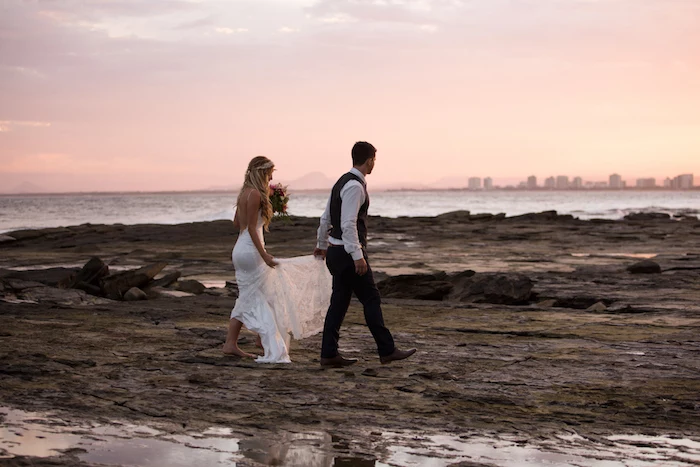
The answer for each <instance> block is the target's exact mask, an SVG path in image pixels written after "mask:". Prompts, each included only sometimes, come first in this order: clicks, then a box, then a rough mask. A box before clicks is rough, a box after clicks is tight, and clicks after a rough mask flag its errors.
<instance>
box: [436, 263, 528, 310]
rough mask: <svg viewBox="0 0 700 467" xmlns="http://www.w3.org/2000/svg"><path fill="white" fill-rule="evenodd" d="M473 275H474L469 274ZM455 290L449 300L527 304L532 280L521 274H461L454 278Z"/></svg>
mask: <svg viewBox="0 0 700 467" xmlns="http://www.w3.org/2000/svg"><path fill="white" fill-rule="evenodd" d="M469 273H472V274H469ZM452 284H453V285H454V288H453V289H452V291H451V292H450V294H449V296H448V297H447V299H448V300H454V301H459V302H472V303H496V304H502V305H521V304H526V303H528V301H529V300H530V297H531V296H532V288H533V286H534V284H533V282H532V280H530V278H529V277H527V276H525V275H524V274H519V273H479V274H473V271H468V272H465V273H459V274H457V275H455V276H453V277H452Z"/></svg>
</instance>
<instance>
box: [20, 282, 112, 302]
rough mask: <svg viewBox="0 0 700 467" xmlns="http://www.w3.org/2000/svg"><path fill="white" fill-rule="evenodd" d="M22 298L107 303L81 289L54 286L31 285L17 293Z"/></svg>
mask: <svg viewBox="0 0 700 467" xmlns="http://www.w3.org/2000/svg"><path fill="white" fill-rule="evenodd" d="M17 297H18V298H20V299H22V300H28V301H32V302H38V303H51V304H54V305H62V306H78V305H98V304H104V303H109V302H108V301H107V300H105V299H103V298H97V297H92V296H90V295H88V294H86V293H85V292H83V291H82V290H75V289H59V288H56V287H46V286H42V287H32V288H29V289H25V290H22V292H20V293H18V294H17Z"/></svg>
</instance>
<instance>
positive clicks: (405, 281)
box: [377, 272, 454, 300]
mask: <svg viewBox="0 0 700 467" xmlns="http://www.w3.org/2000/svg"><path fill="white" fill-rule="evenodd" d="M453 287H454V286H453V285H452V283H451V282H450V280H449V276H448V275H447V274H446V273H444V272H441V273H438V274H402V275H399V276H392V277H389V278H387V279H385V280H383V281H381V282H379V283H378V284H377V288H378V289H379V292H380V293H381V294H382V296H384V297H387V298H412V299H417V300H442V299H444V298H445V297H446V296H447V294H449V293H450V291H451V290H452V288H453Z"/></svg>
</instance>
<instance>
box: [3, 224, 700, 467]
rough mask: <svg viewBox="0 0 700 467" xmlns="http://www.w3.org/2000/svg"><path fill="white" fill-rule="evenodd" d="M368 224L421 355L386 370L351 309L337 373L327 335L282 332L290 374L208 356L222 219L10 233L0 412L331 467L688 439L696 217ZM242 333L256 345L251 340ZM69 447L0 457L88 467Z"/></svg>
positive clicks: (388, 289)
mask: <svg viewBox="0 0 700 467" xmlns="http://www.w3.org/2000/svg"><path fill="white" fill-rule="evenodd" d="M317 225H318V221H317V219H311V218H292V219H291V221H290V222H275V223H274V224H273V225H272V227H271V232H270V233H269V234H267V236H266V242H267V246H268V250H269V251H270V252H271V253H272V254H273V255H274V256H279V257H288V256H297V255H305V254H310V253H311V251H312V250H313V247H314V242H315V231H316V227H317ZM370 232H371V238H370V245H369V255H370V262H371V265H372V268H373V269H374V270H375V277H376V279H377V280H378V281H380V282H379V287H380V290H381V291H382V293H383V296H384V300H385V306H384V310H385V319H386V321H387V324H388V326H389V328H390V329H391V330H392V332H393V333H394V334H395V338H396V340H397V342H398V343H399V345H401V346H403V347H417V348H418V349H419V350H418V353H417V354H416V355H415V356H414V357H412V358H411V359H409V360H407V361H405V362H401V363H398V364H391V365H380V364H379V360H378V358H377V356H376V354H375V350H374V346H373V341H372V338H371V336H370V335H369V332H368V331H367V329H366V327H365V326H364V321H363V317H362V310H361V307H360V306H359V304H358V303H356V302H353V304H352V305H351V309H350V312H349V313H348V316H347V318H346V320H345V325H344V328H343V330H342V331H341V337H342V339H341V349H343V350H344V352H345V353H346V354H348V355H352V356H355V357H358V358H360V362H359V363H358V364H357V365H355V366H353V367H349V368H347V369H342V370H322V369H321V368H320V366H319V362H318V360H319V358H318V357H319V355H318V353H319V348H320V336H315V337H312V338H309V339H306V340H304V341H295V342H293V345H292V355H291V356H292V360H293V362H294V363H292V364H291V365H258V364H255V363H254V362H252V361H250V360H240V359H235V358H232V357H226V356H223V355H222V354H221V351H220V349H221V345H222V343H223V341H224V338H225V332H226V324H227V318H228V314H229V312H230V310H231V308H232V307H233V305H234V303H235V299H236V296H237V288H236V285H235V274H234V270H233V267H232V265H231V261H230V255H231V249H232V247H233V245H234V243H235V240H236V236H237V232H235V231H234V228H233V225H232V224H231V222H230V221H217V222H206V223H193V224H181V225H172V226H168V225H134V226H125V225H109V226H108V225H90V224H86V225H80V226H73V227H65V228H54V229H43V230H29V231H17V232H10V233H7V234H5V235H3V236H2V237H0V357H1V359H0V379H1V380H2V384H0V401H1V404H2V405H3V406H5V407H9V408H13V409H21V410H24V411H29V412H41V413H43V412H51V413H54V414H58V415H59V416H61V417H68V418H70V419H72V420H79V421H80V420H82V421H86V422H87V421H89V422H100V423H105V424H109V423H113V421H114V420H122V421H124V420H125V421H128V422H130V423H135V424H141V425H147V426H150V427H156V428H158V429H159V430H163V431H164V432H167V433H170V434H182V433H188V432H191V431H193V430H194V431H203V430H206V429H210V428H211V427H226V428H229V429H231V430H232V435H235V436H236V437H237V439H250V438H265V439H268V438H274V437H275V436H278V435H279V433H296V434H299V433H307V432H322V433H325V434H327V435H329V436H330V437H329V439H331V440H332V441H330V442H329V444H328V446H326V447H324V448H322V449H325V450H326V451H329V454H328V455H329V456H330V457H329V458H330V459H331V461H330V462H331V463H330V464H327V465H329V466H330V465H334V464H333V459H334V458H335V459H336V464H337V465H343V464H342V463H339V461H338V459H343V458H345V459H353V462H355V463H354V464H351V463H349V462H350V461H347V462H348V463H346V464H344V465H374V464H373V462H374V461H375V460H379V461H383V460H386V459H387V458H388V456H390V454H391V450H390V449H389V447H388V446H389V444H388V441H387V440H386V436H385V435H383V433H384V434H385V433H402V432H404V433H417V434H420V435H422V436H429V435H433V434H452V435H455V436H463V437H464V436H467V433H475V432H478V433H489V434H490V436H494V437H499V436H500V437H505V436H515V437H517V438H518V439H522V440H525V441H526V442H528V443H535V444H536V443H537V442H538V440H539V441H542V440H547V439H551V438H552V437H554V436H557V435H560V434H562V433H568V434H575V435H576V436H580V437H581V439H582V440H583V441H582V442H583V443H586V442H588V443H600V442H601V440H605V439H607V438H606V437H608V436H610V435H615V434H643V435H650V436H652V435H653V436H658V435H671V436H674V437H680V438H688V439H691V440H695V441H700V397H699V396H698V395H699V394H700V359H698V358H697V356H698V355H699V352H700V221H698V220H697V219H696V218H693V217H679V218H675V219H674V218H669V217H667V216H654V215H648V214H647V215H632V216H629V218H627V219H624V220H620V221H609V220H590V221H580V220H577V219H575V218H572V217H571V216H559V215H557V214H556V213H554V212H543V213H534V214H529V215H524V216H517V217H510V218H507V217H504V216H502V215H483V214H482V215H471V214H470V213H469V212H466V211H460V212H453V213H448V214H444V215H441V216H437V217H432V218H398V219H391V218H379V217H373V218H371V219H370ZM243 336H244V337H243V338H242V341H241V346H242V347H243V348H244V350H247V351H251V352H254V351H255V350H256V349H255V347H254V344H253V341H254V339H253V336H252V334H250V333H246V332H245V331H244V334H243ZM0 424H1V422H0ZM392 442H393V443H394V444H396V443H398V444H399V445H405V446H409V445H411V443H415V442H416V441H415V440H414V441H411V438H408V439H405V440H403V441H396V439H394V440H393V441H392ZM3 449H6V447H5V448H3V446H2V445H0V454H1V453H2V451H3ZM319 449H321V448H319ZM253 451H255V452H257V453H258V454H256V455H253V454H251V455H245V453H244V458H242V459H239V460H238V461H237V462H238V464H237V465H264V464H266V463H270V462H271V460H270V458H269V455H270V454H269V451H270V450H269V449H268V450H267V451H266V452H268V454H266V455H268V457H265V455H260V451H261V449H260V448H256V449H253V450H251V452H253ZM263 451H264V450H263ZM256 456H257V457H256ZM261 456H262V457H261ZM79 457H80V456H79V453H76V452H74V451H70V452H65V453H62V454H61V453H59V454H56V455H55V456H53V457H50V458H48V459H45V460H43V461H41V460H39V459H37V458H34V457H31V456H14V457H12V458H7V459H0V465H80V462H81V461H79V460H78V459H79ZM679 459H681V458H679ZM681 461H683V459H681V460H680V461H678V462H681ZM41 462H50V463H48V464H41ZM362 462H365V463H364V464H362ZM461 462H462V463H461V464H459V465H464V466H466V465H498V464H489V463H485V462H484V463H479V462H474V463H468V461H461ZM683 462H684V461H683ZM399 464H400V463H399ZM84 465H87V464H84ZM324 465H325V464H324ZM435 465H437V464H435ZM445 465H447V464H445ZM455 465H458V464H457V463H455ZM678 465H686V464H684V463H682V462H681V463H680V464H678ZM688 465H691V464H688Z"/></svg>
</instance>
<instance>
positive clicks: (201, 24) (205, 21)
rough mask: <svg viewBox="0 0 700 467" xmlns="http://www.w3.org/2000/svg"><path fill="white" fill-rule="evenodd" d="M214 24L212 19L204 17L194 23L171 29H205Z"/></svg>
mask: <svg viewBox="0 0 700 467" xmlns="http://www.w3.org/2000/svg"><path fill="white" fill-rule="evenodd" d="M214 24H216V23H215V22H214V18H212V17H211V16H206V17H204V18H200V19H196V20H194V21H187V22H184V23H182V24H179V25H177V26H175V27H174V28H173V29H177V30H182V31H186V30H189V29H199V28H205V27H209V26H213V25H214Z"/></svg>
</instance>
